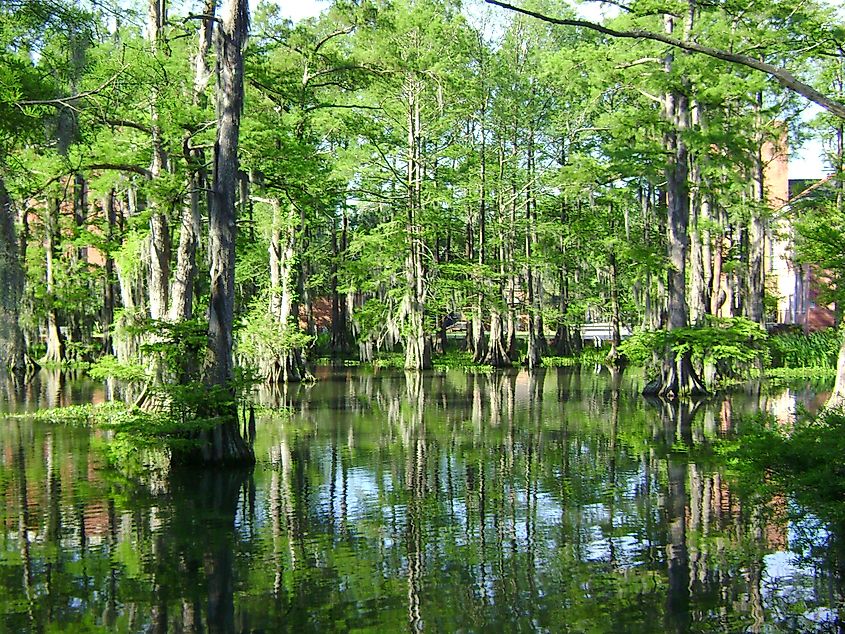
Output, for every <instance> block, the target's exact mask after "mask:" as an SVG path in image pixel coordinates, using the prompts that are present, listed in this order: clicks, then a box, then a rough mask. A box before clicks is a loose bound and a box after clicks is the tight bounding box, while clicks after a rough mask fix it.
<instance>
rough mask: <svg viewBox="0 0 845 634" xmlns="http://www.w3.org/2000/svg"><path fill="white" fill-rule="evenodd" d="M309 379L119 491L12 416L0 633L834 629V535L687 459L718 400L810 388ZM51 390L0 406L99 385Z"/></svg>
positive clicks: (450, 376)
mask: <svg viewBox="0 0 845 634" xmlns="http://www.w3.org/2000/svg"><path fill="white" fill-rule="evenodd" d="M321 378H322V379H323V380H321V381H320V382H318V383H317V384H315V385H313V386H291V387H289V388H287V389H286V390H284V389H283V390H276V391H266V392H264V391H262V392H261V393H259V395H258V398H259V399H260V400H261V401H263V402H264V403H265V404H268V405H272V406H274V407H284V408H285V409H284V410H283V411H281V412H279V413H276V414H268V415H266V416H264V417H263V418H261V419H260V420H259V421H258V423H257V424H258V429H257V440H256V455H257V456H258V458H259V464H258V466H257V467H256V469H255V471H254V472H252V473H240V472H223V473H206V472H196V471H194V472H182V473H172V474H169V475H168V476H166V477H156V478H149V479H148V480H147V481H145V482H137V481H133V480H131V479H126V478H123V477H121V476H119V475H118V474H114V473H110V472H108V471H105V470H103V469H102V468H101V465H100V463H99V460H98V457H97V456H98V452H97V450H96V445H97V443H99V442H104V439H103V438H102V437H101V435H99V434H98V433H97V432H93V433H92V432H90V431H89V430H83V429H75V428H64V427H58V426H52V427H51V426H47V425H42V424H37V423H32V422H28V421H25V420H20V419H10V420H9V421H8V422H7V424H6V425H5V426H4V428H3V429H2V430H0V485H2V491H3V494H4V495H5V497H6V505H5V509H4V510H3V511H2V513H3V516H2V520H3V527H4V530H3V535H2V538H1V539H2V551H0V553H2V554H0V584H2V588H3V593H2V598H0V615H2V627H0V629H2V630H3V631H33V630H40V629H47V628H48V626H49V624H55V626H59V625H61V626H62V627H69V626H70V625H69V624H76V625H77V626H78V627H83V626H84V627H89V628H92V629H96V628H101V629H103V630H105V631H131V632H140V631H149V632H199V631H203V632H206V631H212V632H241V631H296V632H300V631H331V630H349V629H354V628H362V629H367V628H369V629H373V630H379V631H407V630H410V631H456V630H460V629H462V630H464V631H487V630H491V629H492V630H500V629H505V630H513V629H526V630H548V631H585V630H590V631H599V632H617V631H642V632H651V631H655V630H661V631H671V632H686V631H700V630H713V629H715V630H722V631H764V630H766V629H767V628H769V629H770V628H771V627H773V626H781V627H793V628H794V627H796V624H798V626H800V627H807V626H808V625H809V626H811V627H816V626H817V627H820V628H821V627H829V629H835V628H836V627H838V621H837V618H838V612H837V606H838V605H839V604H840V602H841V598H842V596H843V594H842V583H841V581H840V580H841V578H842V577H841V574H840V571H838V570H835V569H834V570H831V568H830V566H829V564H828V561H829V560H830V553H831V551H836V550H837V548H836V547H835V544H838V543H840V542H839V541H837V539H836V538H835V537H833V536H832V535H834V533H833V532H831V531H826V530H825V529H824V528H822V527H819V526H818V525H816V526H815V527H813V526H811V525H809V524H806V523H805V524H801V523H795V522H793V523H789V522H788V520H787V510H788V508H787V507H788V505H790V504H792V503H791V502H789V501H788V500H784V499H777V498H776V499H767V500H758V499H751V498H748V497H747V496H745V494H743V493H741V492H738V491H733V490H731V487H730V486H728V484H727V481H726V479H725V477H724V476H723V474H721V473H720V472H719V471H718V470H717V469H715V467H714V466H713V462H712V460H711V459H710V458H708V456H709V455H710V454H709V452H708V446H709V443H710V442H711V440H712V439H713V438H715V437H716V436H717V435H720V434H727V433H731V432H732V430H733V426H734V424H735V421H736V420H737V419H738V417H739V416H740V415H741V414H743V413H747V412H750V411H755V410H757V409H759V408H762V409H772V408H774V407H780V406H782V404H783V402H784V399H786V401H788V402H789V403H791V406H794V405H795V403H797V402H806V403H809V402H811V400H812V399H813V397H814V393H813V391H812V390H808V391H805V392H802V391H800V390H799V391H797V392H795V391H793V392H791V393H787V395H786V396H784V393H783V392H782V391H781V392H777V393H770V392H769V391H767V390H765V389H762V390H761V389H756V390H750V391H748V392H747V393H743V394H739V395H736V396H734V397H733V398H732V399H730V400H725V399H720V400H715V401H712V402H705V403H700V404H696V405H694V406H693V405H680V406H670V405H666V404H663V403H645V402H644V401H643V400H642V399H641V398H640V397H639V396H638V390H639V388H640V387H641V386H640V384H639V383H640V382H641V379H639V378H638V377H636V376H625V375H623V376H620V375H613V376H608V375H607V374H595V373H592V372H578V371H572V370H548V371H544V370H540V371H537V372H534V373H527V372H517V371H512V372H499V373H480V374H472V373H469V374H467V373H459V372H455V373H452V372H449V373H437V374H431V375H418V374H414V373H409V374H405V373H396V372H385V371H382V372H365V371H362V370H358V369H349V370H340V371H334V373H332V374H330V375H325V376H323V377H321ZM55 383H56V384H55V385H53V384H51V381H50V379H49V377H47V378H44V377H42V381H41V382H40V383H39V384H37V385H34V386H33V387H31V388H30V390H31V391H30V392H27V393H24V394H21V393H20V392H14V394H10V393H9V392H8V391H7V392H5V393H4V395H5V397H6V400H5V405H4V407H6V408H8V409H14V410H23V409H27V408H32V407H34V406H36V405H38V406H42V405H45V404H49V403H69V402H78V401H80V400H85V399H88V400H90V399H92V398H93V399H95V400H96V399H104V398H107V397H108V396H109V390H111V391H112V393H113V392H114V390H115V389H116V386H106V387H105V388H104V387H103V386H98V385H95V384H91V383H87V384H86V383H79V382H75V381H64V383H61V382H60V381H58V380H57V381H55ZM799 532H803V533H805V534H806V536H807V537H809V538H812V539H815V540H816V543H817V544H819V545H818V546H817V548H816V549H815V550H814V551H813V554H812V556H807V557H805V558H803V559H798V558H797V553H795V552H792V551H790V550H789V548H790V546H792V547H797V546H796V544H798V543H805V542H804V541H800V540H799V537H800V535H799ZM840 550H841V549H840ZM840 561H841V559H840ZM820 621H826V625H825V624H819V622H820Z"/></svg>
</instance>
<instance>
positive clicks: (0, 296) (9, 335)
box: [0, 177, 26, 376]
mask: <svg viewBox="0 0 845 634" xmlns="http://www.w3.org/2000/svg"><path fill="white" fill-rule="evenodd" d="M18 254H19V247H18V242H17V236H16V234H15V214H14V207H13V205H12V199H11V198H10V197H9V194H8V192H7V190H6V184H5V182H4V181H3V178H2V177H0V369H3V368H5V369H7V370H11V371H12V372H13V373H14V374H16V375H19V376H20V375H21V374H23V372H24V370H25V367H26V362H25V354H26V351H25V349H24V340H23V334H22V333H21V328H20V322H19V319H18V318H19V314H18V308H19V306H20V303H21V300H22V299H23V288H24V274H23V268H22V266H21V262H20V261H19V260H18Z"/></svg>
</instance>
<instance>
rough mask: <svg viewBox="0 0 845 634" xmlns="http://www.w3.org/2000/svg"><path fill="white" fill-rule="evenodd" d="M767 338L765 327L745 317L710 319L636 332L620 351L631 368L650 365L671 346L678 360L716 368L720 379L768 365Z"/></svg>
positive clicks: (743, 374)
mask: <svg viewBox="0 0 845 634" xmlns="http://www.w3.org/2000/svg"><path fill="white" fill-rule="evenodd" d="M766 338H767V335H766V331H765V330H764V329H763V327H762V326H760V325H759V324H757V323H755V322H753V321H750V320H748V319H745V318H744V317H733V318H727V319H722V318H713V317H710V318H708V320H707V321H706V322H705V323H704V325H702V326H694V327H690V328H678V329H676V330H671V331H667V330H658V331H639V332H636V333H634V334H633V335H632V336H631V337H629V338H628V339H627V340H625V341H623V342H622V345H621V346H620V347H619V351H620V353H621V354H623V355H624V356H625V357H626V358H627V359H628V361H629V362H630V363H631V364H632V365H640V366H647V365H648V363H649V362H650V361H651V359H652V358H653V357H654V355H655V354H658V355H660V354H662V353H663V351H664V350H665V349H666V348H667V347H668V348H670V349H671V351H672V352H673V353H674V355H675V357H676V358H681V357H682V356H684V355H687V354H689V355H690V356H691V358H692V361H693V363H694V364H695V365H696V366H697V367H698V368H699V369H700V368H703V367H704V366H705V365H713V366H715V368H716V371H717V374H718V376H719V377H721V378H733V377H737V376H747V375H748V373H749V370H750V369H751V367H752V365H753V364H755V363H758V362H760V361H762V362H764V363H765V361H766V357H767V350H766V348H765V346H764V344H765V341H766Z"/></svg>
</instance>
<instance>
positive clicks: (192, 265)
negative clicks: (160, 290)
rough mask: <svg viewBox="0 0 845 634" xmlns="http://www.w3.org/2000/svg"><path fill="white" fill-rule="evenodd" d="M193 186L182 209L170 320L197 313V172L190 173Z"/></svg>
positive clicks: (198, 208) (183, 318)
mask: <svg viewBox="0 0 845 634" xmlns="http://www.w3.org/2000/svg"><path fill="white" fill-rule="evenodd" d="M190 188H191V194H190V204H188V205H185V206H184V208H183V209H182V226H181V227H180V229H179V246H178V247H177V249H176V269H175V270H174V272H173V281H172V283H171V290H170V296H171V302H170V321H183V320H186V319H191V318H192V317H193V316H194V278H195V276H196V264H197V247H198V246H199V238H200V191H199V190H200V179H199V175H198V174H196V173H195V174H194V175H193V176H192V177H191V180H190Z"/></svg>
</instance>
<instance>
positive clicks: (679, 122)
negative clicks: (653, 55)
mask: <svg viewBox="0 0 845 634" xmlns="http://www.w3.org/2000/svg"><path fill="white" fill-rule="evenodd" d="M674 19H675V18H674V17H672V16H666V18H665V24H666V31H667V32H668V33H671V32H672V30H673V25H674ZM672 63H673V56H672V54H671V53H670V54H668V55H667V58H666V70H667V72H668V71H671V69H672ZM664 116H665V117H666V120H667V121H668V122H669V124H670V127H669V129H668V130H667V132H666V133H665V134H664V138H663V142H664V148H665V150H666V155H667V164H666V207H667V212H668V222H667V223H666V228H667V234H666V238H667V251H668V260H669V270H668V273H667V284H666V292H667V297H668V301H669V305H668V323H667V329H668V330H669V331H670V332H671V331H673V330H678V329H680V328H686V327H687V326H688V325H689V316H688V312H687V300H686V257H687V246H688V240H689V237H688V234H687V228H688V225H689V184H688V176H689V170H688V158H689V156H688V151H687V146H686V143H685V141H684V139H683V136H682V134H683V132H684V131H685V130H686V128H687V126H688V124H689V100H688V97H687V95H685V94H684V93H683V92H680V91H677V92H674V91H673V92H669V93H667V94H666V95H665V96H664ZM661 361H662V362H661V368H660V376H658V377H657V378H656V379H655V380H653V381H651V382H649V383H648V384H647V385H646V386H645V388H644V389H643V394H647V395H654V396H663V397H673V398H674V397H678V396H681V395H687V394H705V393H706V392H707V390H706V389H705V387H704V385H703V384H702V382H701V380H700V379H699V378H698V375H697V374H696V372H695V370H694V368H693V367H692V361H691V357H690V353H686V354H683V355H681V357H680V358H676V357H675V353H674V352H673V351H672V350H671V348H670V346H669V345H668V344H667V346H666V349H665V350H664V351H663V358H662V360H661Z"/></svg>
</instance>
